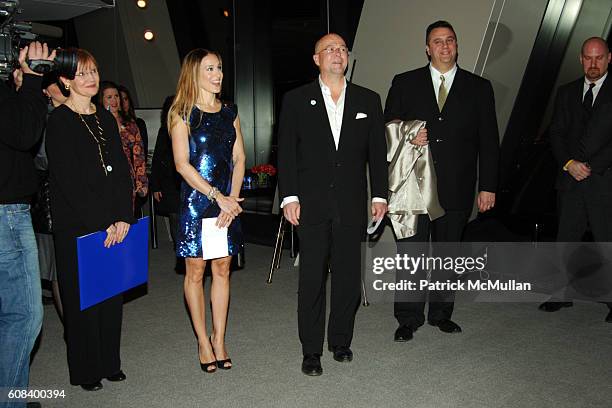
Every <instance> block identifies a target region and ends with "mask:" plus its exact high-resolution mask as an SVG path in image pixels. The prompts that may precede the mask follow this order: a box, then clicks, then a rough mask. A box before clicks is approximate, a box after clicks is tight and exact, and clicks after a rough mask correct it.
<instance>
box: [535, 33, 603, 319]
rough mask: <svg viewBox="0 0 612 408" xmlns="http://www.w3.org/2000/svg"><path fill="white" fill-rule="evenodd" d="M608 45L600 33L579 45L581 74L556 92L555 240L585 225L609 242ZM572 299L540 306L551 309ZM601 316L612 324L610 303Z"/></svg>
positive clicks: (578, 233)
mask: <svg viewBox="0 0 612 408" xmlns="http://www.w3.org/2000/svg"><path fill="white" fill-rule="evenodd" d="M610 57H611V54H610V50H609V48H608V44H606V42H605V40H603V39H602V38H599V37H592V38H589V39H587V40H586V41H585V42H584V44H583V45H582V51H581V55H580V62H581V64H582V67H583V69H584V77H581V78H579V79H577V80H575V81H573V82H570V83H568V84H566V85H563V86H562V87H560V88H559V91H558V92H557V98H556V101H555V110H554V114H553V119H552V122H551V125H550V142H551V144H552V148H553V152H554V155H555V158H556V159H557V163H558V164H559V177H558V179H557V185H556V187H557V190H558V204H559V208H558V213H559V232H558V234H557V241H560V242H579V241H581V239H582V236H583V235H584V233H585V231H586V229H587V227H589V228H590V229H591V232H592V233H593V238H594V239H595V241H602V242H612V80H610V78H609V75H608V65H609V63H610ZM569 306H572V302H561V301H548V302H545V303H543V304H541V305H540V309H541V310H544V311H546V312H555V311H557V310H559V309H561V308H562V307H569ZM608 307H609V308H610V312H609V313H608V316H607V317H606V321H607V322H609V323H612V303H608Z"/></svg>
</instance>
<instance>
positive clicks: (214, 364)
mask: <svg viewBox="0 0 612 408" xmlns="http://www.w3.org/2000/svg"><path fill="white" fill-rule="evenodd" d="M209 340H210V338H209ZM210 348H211V349H212V343H211V344H210ZM214 355H215V352H214V351H213V356H214ZM198 361H200V346H199V345H198ZM210 368H212V370H211V369H210ZM200 369H201V370H202V371H204V372H205V373H208V374H213V373H215V372H217V359H216V357H215V359H214V360H213V361H209V362H208V363H203V362H201V361H200Z"/></svg>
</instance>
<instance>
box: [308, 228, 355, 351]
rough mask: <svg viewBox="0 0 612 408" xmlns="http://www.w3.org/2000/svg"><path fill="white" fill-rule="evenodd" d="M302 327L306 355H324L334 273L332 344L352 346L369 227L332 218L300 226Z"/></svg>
mask: <svg viewBox="0 0 612 408" xmlns="http://www.w3.org/2000/svg"><path fill="white" fill-rule="evenodd" d="M297 231H298V236H299V239H300V272H299V289H298V328H299V334H300V341H301V342H302V351H303V353H304V354H311V353H316V354H321V353H322V350H323V339H324V336H325V301H326V293H325V292H326V290H325V289H326V282H327V272H328V270H329V271H331V294H330V302H331V305H330V309H331V310H330V315H329V324H328V328H327V342H328V345H330V346H350V344H351V340H352V339H353V326H354V323H355V313H356V312H357V308H358V307H359V302H360V300H361V241H362V238H363V236H364V233H365V231H364V228H363V227H357V226H347V225H342V224H340V223H339V222H337V221H335V220H329V221H326V222H323V223H321V224H318V225H300V226H299V227H298V229H297Z"/></svg>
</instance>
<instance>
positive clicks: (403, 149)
mask: <svg viewBox="0 0 612 408" xmlns="http://www.w3.org/2000/svg"><path fill="white" fill-rule="evenodd" d="M425 125H426V122H424V121H421V120H410V121H401V120H392V121H390V122H389V123H387V125H386V131H385V135H386V138H387V161H388V162H389V200H388V205H389V213H388V217H389V219H390V220H391V224H392V225H393V231H394V232H395V236H396V237H397V239H403V238H409V237H412V236H413V235H415V234H416V229H417V218H418V215H419V214H427V215H429V219H430V220H432V221H433V220H435V219H436V218H439V217H441V216H443V215H444V209H443V208H442V207H441V206H440V202H439V200H438V191H437V182H436V171H435V169H434V165H433V159H432V157H431V152H430V150H429V146H415V145H413V144H411V143H410V141H411V140H412V139H414V138H415V137H416V135H417V132H418V131H419V130H420V129H422V128H424V127H425Z"/></svg>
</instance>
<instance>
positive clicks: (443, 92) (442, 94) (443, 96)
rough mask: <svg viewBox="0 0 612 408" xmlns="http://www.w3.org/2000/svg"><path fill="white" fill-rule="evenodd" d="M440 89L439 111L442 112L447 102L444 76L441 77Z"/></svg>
mask: <svg viewBox="0 0 612 408" xmlns="http://www.w3.org/2000/svg"><path fill="white" fill-rule="evenodd" d="M440 81H442V82H440V88H439V89H438V109H439V110H440V112H442V108H444V103H445V102H446V87H445V86H444V75H440Z"/></svg>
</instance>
